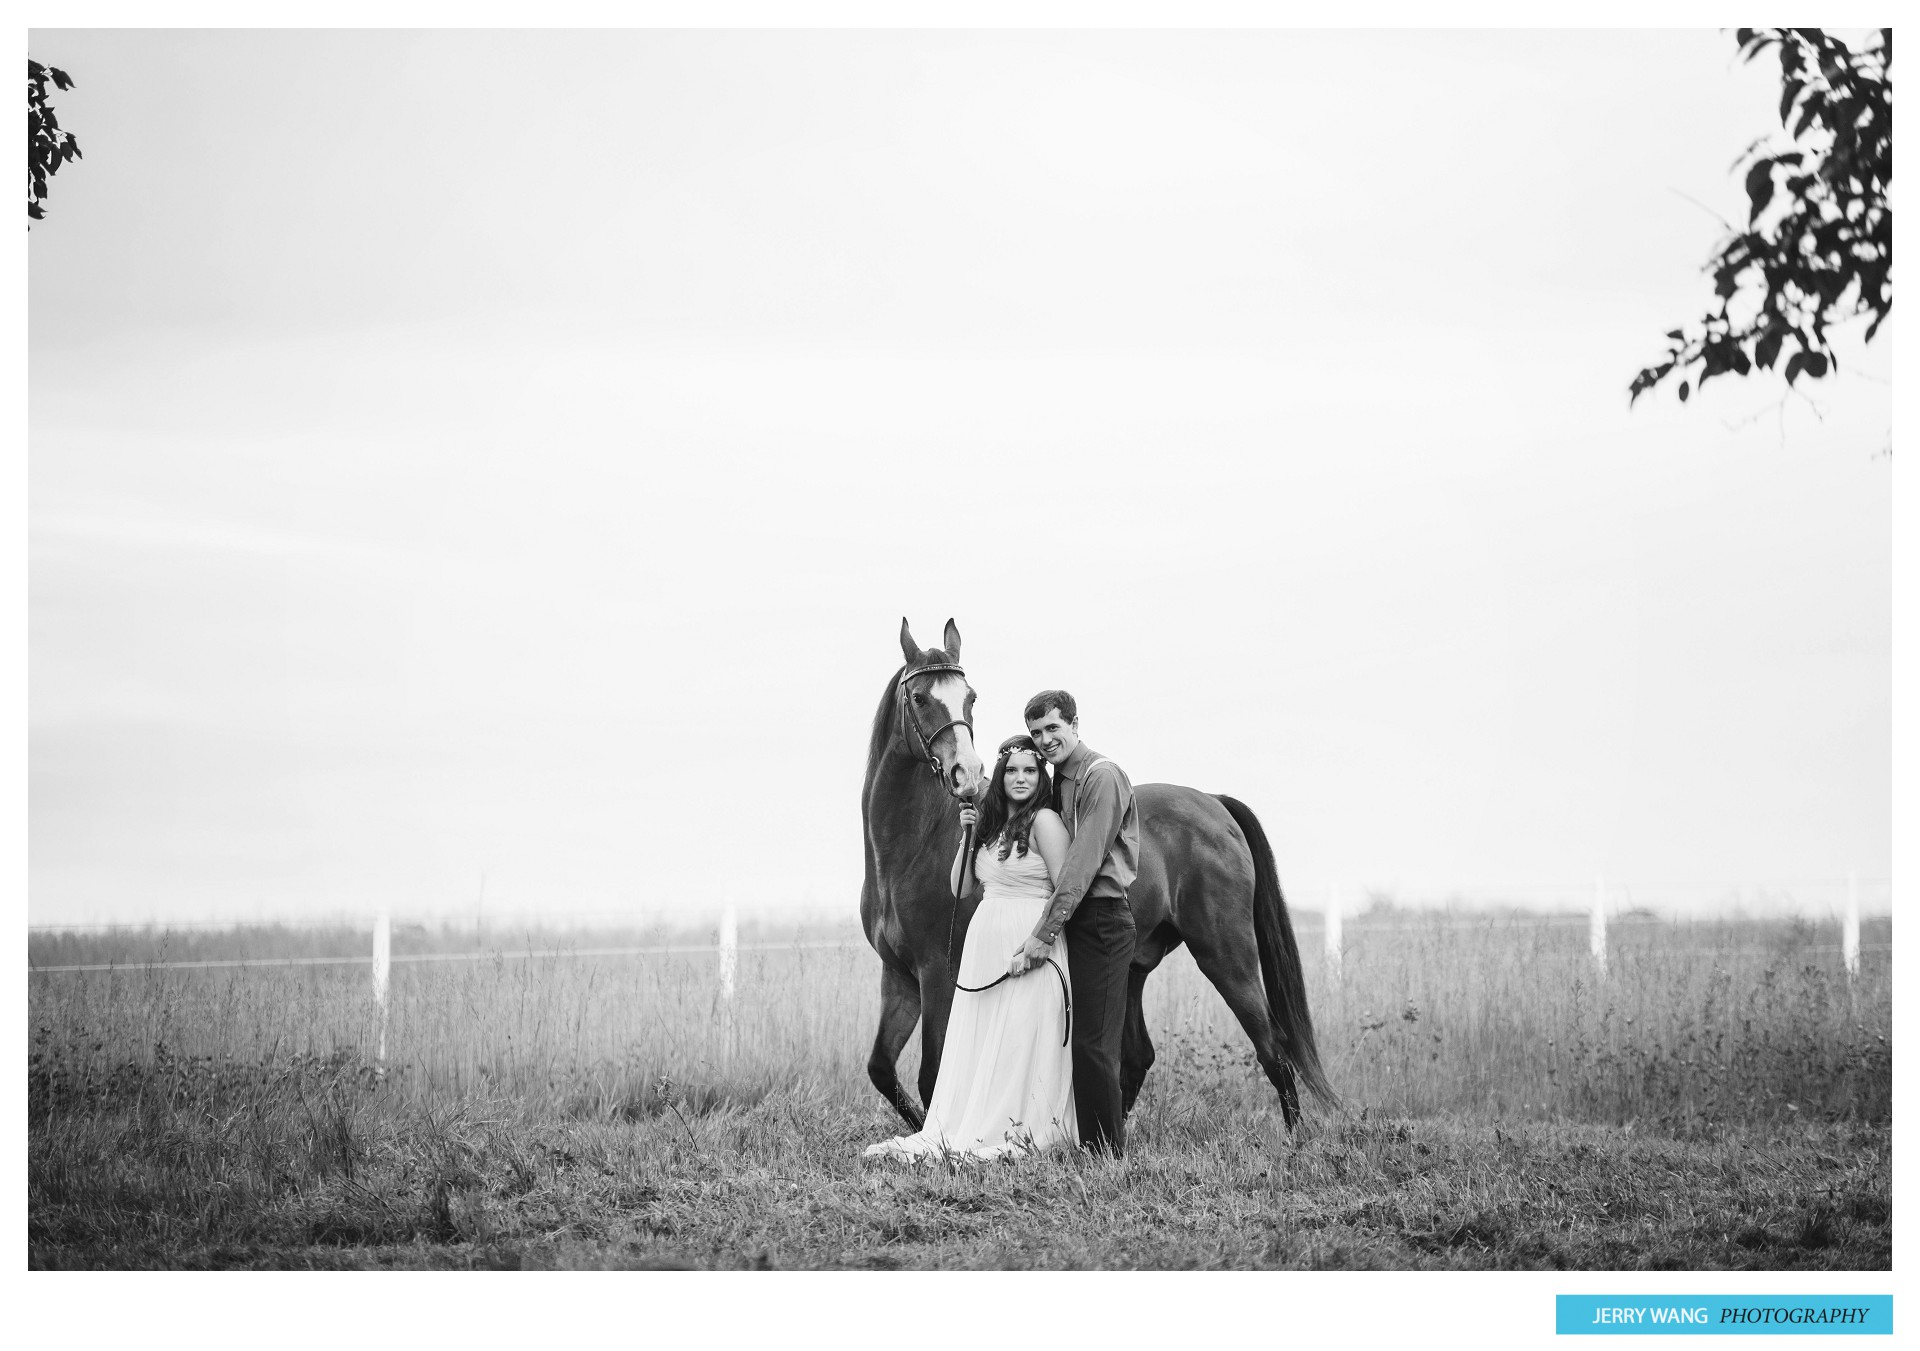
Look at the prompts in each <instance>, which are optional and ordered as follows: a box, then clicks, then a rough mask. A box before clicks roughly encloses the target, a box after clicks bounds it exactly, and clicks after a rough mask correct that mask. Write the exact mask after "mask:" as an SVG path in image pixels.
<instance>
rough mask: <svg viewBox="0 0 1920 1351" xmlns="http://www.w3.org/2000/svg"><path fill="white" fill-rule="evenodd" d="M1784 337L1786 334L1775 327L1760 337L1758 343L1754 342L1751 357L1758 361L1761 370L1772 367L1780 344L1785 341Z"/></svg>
mask: <svg viewBox="0 0 1920 1351" xmlns="http://www.w3.org/2000/svg"><path fill="white" fill-rule="evenodd" d="M1786 337H1787V335H1786V334H1784V333H1782V332H1780V331H1779V330H1778V329H1775V330H1774V331H1773V332H1771V333H1768V334H1767V335H1766V336H1765V337H1763V338H1761V339H1760V341H1759V342H1758V343H1756V344H1754V349H1753V357H1754V360H1755V361H1758V362H1759V363H1760V369H1761V370H1763V371H1770V370H1772V369H1773V363H1774V362H1775V361H1776V360H1777V359H1778V358H1779V356H1780V344H1781V343H1783V342H1785V341H1786Z"/></svg>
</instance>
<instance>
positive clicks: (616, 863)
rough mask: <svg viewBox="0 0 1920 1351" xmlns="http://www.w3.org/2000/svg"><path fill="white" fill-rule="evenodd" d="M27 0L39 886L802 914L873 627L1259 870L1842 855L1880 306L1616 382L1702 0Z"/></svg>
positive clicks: (1669, 215)
mask: <svg viewBox="0 0 1920 1351" xmlns="http://www.w3.org/2000/svg"><path fill="white" fill-rule="evenodd" d="M30 42H31V52H32V54H33V55H34V56H35V57H36V58H38V59H39V60H41V61H44V62H49V63H51V64H55V65H58V66H61V67H62V68H64V69H65V70H66V71H68V72H69V73H70V74H71V75H72V76H73V77H74V79H75V81H76V87H75V88H74V89H73V90H71V91H69V92H67V93H64V94H61V95H59V97H58V100H57V107H58V109H59V113H60V118H61V122H62V125H63V126H66V127H68V128H70V129H72V130H74V131H75V132H77V133H78V135H79V137H80V141H81V145H82V148H83V150H84V153H85V158H84V159H83V160H82V161H80V162H78V163H75V164H72V165H69V166H67V167H66V168H64V169H63V170H62V171H61V172H60V174H59V175H58V176H57V178H56V179H55V180H54V182H53V188H52V195H51V198H50V202H49V210H48V219H47V220H46V221H45V222H43V223H39V224H36V225H35V226H34V228H33V231H32V235H31V240H30V245H29V255H30V286H31V291H30V300H31V320H30V325H31V327H30V349H29V350H30V375H29V393H30V400H31V402H30V408H29V414H30V434H31V445H30V497H29V524H30V554H29V567H30V574H29V579H30V612H29V618H30V648H29V666H30V679H31V685H30V707H29V721H30V744H31V752H30V753H31V763H30V770H31V788H30V794H31V796H30V849H31V854H30V865H31V894H30V902H29V913H30V918H31V919H32V920H33V921H35V922H43V923H59V922H79V921H93V920H101V919H136V920H138V919H146V918H149V917H163V918H173V919H201V918H224V917H236V918H255V917H278V916H287V917H295V916H312V915H321V914H364V913H368V912H370V911H372V910H373V909H375V908H378V907H380V906H388V907H391V908H393V909H394V911H395V912H396V913H397V914H402V915H409V916H420V917H427V916H439V915H459V916H470V915H471V914H472V913H473V911H474V909H475V907H476V905H477V904H479V903H480V902H481V895H482V889H483V886H484V898H485V899H484V905H485V907H486V909H487V911H488V912H489V913H490V914H501V915H505V914H508V913H516V914H549V915H563V914H565V915H572V914H580V913H601V914H606V915H617V914H622V913H628V914H631V913H640V914H646V915H657V914H659V913H661V912H663V911H669V910H673V909H675V908H680V907H684V908H686V909H688V910H689V911H692V910H704V909H709V908H711V907H713V906H716V905H718V904H721V903H723V902H729V901H730V902H733V903H736V904H738V905H740V906H742V907H743V908H746V909H748V910H757V909H763V908H777V907H790V906H801V905H805V906H813V907H837V908H840V909H842V910H844V911H845V912H846V913H849V914H850V913H851V912H852V909H853V907H854V906H855V904H856V901H857V896H858V889H859V882H860V867H861V849H860V820H859V791H860V781H861V774H862V769H863V764H864V750H865V742H866V733H867V728H868V726H869V723H870V721H871V718H872V715H873V712H874V709H875V706H876V703H877V701H878V699H879V697H880V695H881V693H882V691H883V688H884V686H885V683H886V681H887V678H888V676H889V675H890V674H891V672H892V670H893V669H894V667H895V666H896V665H898V663H899V660H900V653H899V648H898V645H897V642H896V631H897V630H898V627H899V623H900V619H901V617H902V615H905V616H907V617H908V618H910V619H911V620H912V623H913V626H914V631H915V633H916V634H917V635H918V636H919V637H920V639H921V640H922V641H923V642H925V643H929V644H931V643H935V642H937V641H938V635H939V632H940V628H941V625H942V623H943V622H944V621H945V620H946V619H947V618H948V617H949V616H952V617H953V618H954V619H955V620H956V621H957V622H958V624H959V627H960V629H961V631H962V633H963V635H964V637H965V647H964V652H963V660H964V662H965V665H966V667H967V670H968V673H969V675H970V677H971V679H972V682H973V685H974V687H975V688H976V689H977V690H978V692H979V703H978V707H977V710H976V713H977V722H978V726H979V729H980V737H981V740H982V741H983V742H984V743H986V744H987V745H988V746H991V744H992V743H993V742H995V741H997V740H998V739H999V738H1000V737H1002V736H1004V735H1006V734H1009V733H1011V732H1013V731H1016V730H1018V729H1019V712H1020V705H1021V703H1022V702H1023V701H1024V699H1025V697H1026V696H1027V695H1028V694H1030V693H1032V692H1033V691H1034V690H1036V689H1039V688H1041V687H1044V686H1048V685H1063V686H1065V687H1067V688H1069V689H1071V690H1073V691H1074V692H1075V694H1076V695H1078V696H1079V698H1080V701H1081V705H1082V731H1083V733H1084V735H1085V736H1086V738H1087V739H1088V741H1089V742H1091V743H1092V744H1093V745H1094V746H1095V747H1097V748H1098V749H1099V750H1100V751H1102V752H1103V753H1105V754H1107V755H1110V756H1112V757H1114V758H1116V759H1117V760H1119V761H1120V762H1121V763H1122V764H1123V765H1124V766H1125V767H1126V768H1127V769H1128V771H1129V772H1130V773H1131V774H1132V776H1133V778H1134V779H1135V781H1136V782H1147V781H1153V780H1170V781H1174V782H1181V783H1190V784H1193V785H1195V786H1198V787H1202V788H1205V789H1208V790H1212V791H1221V792H1230V793H1233V794H1234V795H1236V796H1238V797H1241V798H1243V799H1245V800H1246V801H1247V802H1248V803H1250V804H1251V805H1252V806H1253V807H1254V809H1255V810H1256V811H1257V812H1258V813H1259V814H1260V816H1261V817H1262V819H1263V821H1264V822H1265V823H1266V825H1267V829H1268V832H1269V834H1270V835H1271V836H1272V837H1273V839H1274V841H1275V844H1276V849H1277V851H1278V854H1279V862H1280V868H1281V877H1282V880H1283V883H1285V884H1286V885H1287V886H1288V888H1289V889H1290V891H1291V892H1292V893H1293V894H1294V895H1295V897H1296V898H1297V899H1299V900H1300V901H1302V903H1304V904H1307V905H1316V904H1318V903H1319V900H1320V898H1321V897H1322V896H1323V895H1324V893H1325V889H1326V888H1327V887H1328V886H1330V885H1336V884H1337V885H1339V886H1341V887H1343V888H1345V889H1346V890H1347V891H1348V892H1349V893H1350V894H1353V895H1355V896H1356V897H1357V896H1358V895H1359V893H1360V892H1361V891H1362V890H1363V889H1367V888H1373V889H1378V890H1390V891H1395V892H1397V893H1398V894H1402V895H1404V896H1408V897H1415V896H1419V895H1438V894H1444V893H1445V892H1446V891H1448V890H1452V889H1458V890H1460V891H1462V892H1463V893H1465V894H1477V895H1493V894H1500V893H1502V892H1503V891H1504V892H1505V893H1510V894H1521V893H1526V894H1528V895H1532V896H1546V895H1549V894H1551V889H1552V888H1555V887H1562V888H1567V889H1568V894H1569V896H1570V897H1571V898H1573V899H1576V900H1578V899H1584V898H1585V896H1586V895H1587V894H1589V893H1590V892H1591V890H1592V887H1593V881H1594V878H1595V877H1597V876H1604V877H1606V878H1607V879H1609V881H1610V883H1613V884H1616V885H1618V886H1620V887H1621V888H1623V889H1625V890H1624V891H1623V893H1622V894H1623V895H1632V896H1635V897H1640V898H1644V899H1648V900H1655V899H1657V900H1659V901H1661V902H1662V903H1663V904H1671V905H1676V906H1688V905H1691V906H1706V905H1710V904H1713V903H1715V902H1718V901H1722V900H1724V899H1725V898H1726V897H1727V896H1728V894H1729V893H1730V889H1731V888H1732V887H1733V885H1734V884H1736V883H1742V884H1746V885H1747V886H1748V887H1749V889H1751V888H1752V887H1754V886H1761V887H1766V888H1771V889H1774V890H1776V891H1781V890H1784V891H1789V892H1797V893H1798V894H1805V895H1819V896H1821V897H1825V896H1827V895H1830V894H1832V892H1831V879H1836V878H1838V877H1839V876H1841V875H1842V874H1843V873H1844V872H1845V871H1846V870H1848V869H1853V870H1856V871H1858V873H1859V874H1860V875H1861V876H1863V877H1865V878H1869V879H1876V878H1884V877H1886V876H1887V875H1888V873H1889V871H1890V868H1891V859H1890V854H1891V836H1890V829H1891V823H1890V816H1891V811H1890V764H1891V760H1890V751H1889V745H1890V704H1891V696H1890V676H1889V664H1890V607H1891V583H1890V571H1891V528H1890V521H1891V517H1890V500H1891V489H1890V472H1891V471H1890V460H1889V459H1888V458H1887V457H1886V456H1885V455H1884V454H1881V453H1880V452H1882V451H1883V449H1884V447H1885V446H1886V445H1887V443H1888V438H1889V435H1890V427H1891V398H1890V394H1891V391H1890V387H1889V385H1888V384H1887V383H1886V380H1887V377H1888V360H1889V358H1888V352H1889V350H1890V348H1891V344H1892V341H1893V338H1892V333H1891V329H1890V327H1889V330H1888V331H1887V332H1886V333H1885V334H1884V335H1883V336H1882V338H1881V339H1880V340H1879V341H1877V342H1876V344H1875V346H1874V347H1873V348H1871V349H1868V350H1866V351H1865V352H1860V351H1857V350H1856V349H1855V348H1853V347H1846V348H1843V357H1844V359H1845V360H1846V361H1847V362H1848V369H1847V370H1846V372H1845V373H1843V374H1842V375H1841V377H1840V378H1839V379H1837V380H1834V381H1829V382H1826V383H1824V384H1822V385H1820V386H1818V387H1817V389H1816V390H1814V391H1813V394H1812V398H1811V400H1807V399H1800V398H1794V399H1789V400H1786V401H1785V402H1784V403H1783V402H1782V387H1781V386H1780V385H1779V384H1778V383H1777V382H1773V381H1771V380H1765V379H1756V380H1752V381H1748V382H1743V383H1730V382H1722V383H1719V384H1717V385H1710V386H1709V387H1708V388H1707V389H1706V390H1705V391H1704V392H1703V394H1702V395H1701V396H1700V397H1698V398H1696V399H1695V400H1694V401H1693V402H1692V403H1691V404H1690V405H1688V406H1685V407H1682V406H1680V405H1678V404H1677V403H1675V402H1674V399H1673V395H1672V393H1671V392H1670V391H1662V392H1661V393H1659V394H1658V395H1656V396H1654V397H1653V398H1652V399H1650V400H1648V399H1643V400H1642V401H1641V406H1640V407H1638V408H1637V409H1634V410H1633V411H1631V412H1630V411H1629V410H1628V407H1627V400H1626V392H1625V391H1626V386H1627V383H1628V381H1629V380H1630V379H1631V378H1632V376H1633V374H1634V372H1635V371H1636V370H1637V369H1638V368H1639V367H1640V366H1641V365H1642V364H1644V363H1646V362H1647V361H1649V360H1650V359H1652V358H1653V357H1655V356H1656V355H1658V353H1659V352H1660V350H1661V348H1662V346H1663V341H1664V340H1663V338H1662V336H1661V335H1662V333H1663V332H1664V331H1665V330H1666V329H1669V328H1672V327H1674V326H1676V325H1677V324H1679V323H1680V322H1681V321H1683V320H1687V319H1690V318H1692V317H1694V316H1696V315H1697V314H1698V313H1700V311H1701V310H1702V309H1703V308H1704V306H1705V303H1706V301H1707V299H1708V283H1707V281H1706V280H1705V279H1704V278H1703V277H1702V275H1701V272H1700V265H1701V263H1702V262H1703V260H1704V259H1705V258H1706V256H1707V254H1708V252H1709V250H1710V249H1711V247H1712V245H1713V243H1714V242H1715V240H1716V238H1718V236H1719V235H1720V233H1721V231H1722V228H1723V227H1722V226H1721V224H1720V223H1719V221H1718V220H1717V219H1716V217H1715V213H1718V214H1719V215H1723V216H1726V217H1729V218H1732V217H1734V216H1735V215H1737V214H1738V213H1739V212H1740V210H1741V208H1742V204H1743V197H1742V194H1741V191H1740V184H1739V182H1738V181H1737V180H1736V178H1735V177H1733V176H1732V175H1731V174H1730V173H1729V168H1730V166H1731V164H1732V163H1733V161H1734V159H1735V157H1736V156H1737V155H1738V153H1739V152H1740V151H1741V150H1742V149H1743V148H1744V147H1745V146H1746V145H1747V144H1748V143H1749V142H1750V141H1752V140H1753V139H1754V138H1755V137H1756V136H1759V135H1761V134H1762V133H1764V132H1766V131H1768V130H1769V129H1770V128H1774V127H1777V121H1776V119H1775V112H1774V104H1775V100H1776V98H1777V87H1778V86H1777V69H1776V68H1773V67H1770V66H1769V64H1768V63H1767V62H1765V61H1762V62H1757V63H1755V64H1754V65H1752V66H1741V65H1739V64H1737V62H1736V60H1735V57H1734V46H1733V41H1732V38H1731V36H1730V35H1728V34H1725V33H1716V32H1709V31H1702V32H1662V33H1553V34H1510V33H1491V34H1489V33H1453V34H1385V33H1369V34H1344V33H1311V34H1293V33H1258V34H1249V33H1206V34H1177V33H1137V34H1135V33H1107V34H1084V33H1083V34H1059V33H1024V34H984V33H982V34H955V33H895V34H871V33H858V32H818V33H806V34H793V33H657V32H656V33H645V32H638V33H617V34H553V35H540V34H521V33H516V34H501V35H491V34H479V33H435V34H417V33H377V34H360V33H315V32H286V33H269V34H223V33H213V32H169V33H133V32H91V33H89V32H44V31H42V32H35V33H33V34H32V35H31V38H30ZM483 879H484V882H483ZM1822 879H1827V881H1822ZM1823 887H1825V888H1826V890H1822V888H1823ZM1875 896H1882V897H1883V896H1884V888H1881V889H1880V890H1878V891H1870V895H1869V897H1868V900H1869V903H1870V904H1872V903H1873V900H1874V897H1875Z"/></svg>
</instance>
